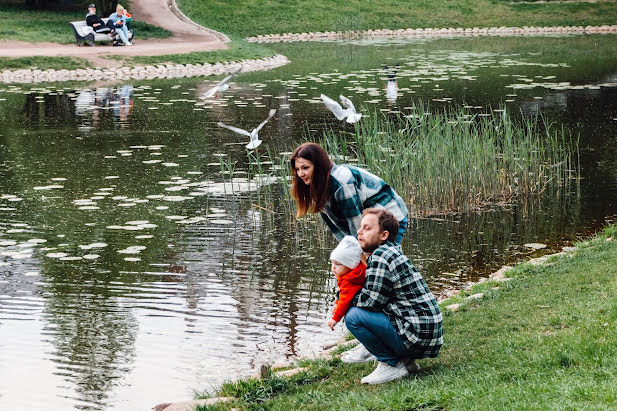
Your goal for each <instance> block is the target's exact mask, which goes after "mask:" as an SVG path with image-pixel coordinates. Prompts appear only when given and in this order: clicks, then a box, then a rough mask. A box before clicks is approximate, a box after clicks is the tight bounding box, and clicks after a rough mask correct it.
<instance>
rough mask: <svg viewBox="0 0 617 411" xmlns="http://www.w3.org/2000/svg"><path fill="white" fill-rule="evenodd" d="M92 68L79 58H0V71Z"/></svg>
mask: <svg viewBox="0 0 617 411" xmlns="http://www.w3.org/2000/svg"><path fill="white" fill-rule="evenodd" d="M89 67H92V65H91V64H90V62H89V61H88V60H86V59H83V58H79V57H39V56H37V57H19V58H9V57H0V70H3V69H8V70H19V69H27V68H30V69H35V68H37V69H41V70H49V69H55V70H60V69H67V70H75V69H83V68H89Z"/></svg>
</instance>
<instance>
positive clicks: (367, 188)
mask: <svg viewBox="0 0 617 411" xmlns="http://www.w3.org/2000/svg"><path fill="white" fill-rule="evenodd" d="M328 191H329V193H328V194H329V200H328V202H327V203H326V206H325V207H324V209H323V210H322V211H321V213H320V214H321V217H322V218H323V219H324V221H325V222H326V224H327V225H328V227H329V228H330V231H332V234H334V236H335V237H336V239H337V240H338V241H341V240H342V239H343V237H345V236H346V235H352V236H354V237H357V236H358V229H359V228H360V222H361V221H362V211H364V209H366V208H372V207H376V208H385V209H386V210H388V211H390V212H391V213H392V214H394V217H396V219H397V220H398V221H399V222H401V221H403V220H404V219H406V218H407V207H406V206H405V202H404V201H403V199H402V198H401V197H400V196H399V195H398V194H396V192H395V191H394V190H393V189H392V187H390V186H389V185H387V184H386V183H385V182H384V181H383V180H382V179H381V178H379V177H377V176H376V175H374V174H371V173H369V172H368V171H366V170H364V169H361V168H358V167H354V166H348V165H336V164H334V166H333V167H332V170H331V171H330V184H329V185H328Z"/></svg>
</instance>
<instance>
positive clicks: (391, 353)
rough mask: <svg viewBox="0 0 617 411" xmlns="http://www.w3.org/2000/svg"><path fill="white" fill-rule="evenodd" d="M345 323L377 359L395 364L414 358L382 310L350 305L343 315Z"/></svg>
mask: <svg viewBox="0 0 617 411" xmlns="http://www.w3.org/2000/svg"><path fill="white" fill-rule="evenodd" d="M345 324H346V325H347V329H348V330H349V331H350V332H351V333H352V334H353V335H354V337H356V338H357V339H358V341H360V342H361V343H362V345H364V347H365V348H366V349H367V350H369V352H370V353H371V354H373V355H374V356H375V357H377V360H378V361H381V362H385V363H388V364H389V365H391V366H395V365H396V364H397V363H398V362H399V361H400V360H402V359H403V358H414V352H413V351H411V350H409V349H408V348H407V347H405V344H403V340H402V339H401V337H400V336H399V335H398V333H397V332H396V329H395V328H394V326H393V325H392V323H391V322H390V320H389V319H388V316H387V315H385V314H384V313H382V312H372V311H367V310H363V309H362V308H358V307H351V308H350V309H349V311H347V314H346V315H345Z"/></svg>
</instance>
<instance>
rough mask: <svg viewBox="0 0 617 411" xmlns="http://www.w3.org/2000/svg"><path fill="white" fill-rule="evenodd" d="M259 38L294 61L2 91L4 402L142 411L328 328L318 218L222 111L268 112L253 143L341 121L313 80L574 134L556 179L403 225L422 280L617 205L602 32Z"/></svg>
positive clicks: (607, 56) (615, 104) (521, 251)
mask: <svg viewBox="0 0 617 411" xmlns="http://www.w3.org/2000/svg"><path fill="white" fill-rule="evenodd" d="M272 47H273V48H275V49H276V50H277V51H279V52H281V53H283V54H286V55H287V56H288V57H289V58H290V60H291V61H292V63H291V64H290V65H288V66H285V67H282V68H279V69H276V70H272V71H268V72H261V73H247V74H242V75H239V76H238V77H236V78H235V79H234V80H233V83H232V85H231V88H230V89H229V91H228V92H226V93H224V95H223V96H218V98H217V99H216V100H213V101H203V100H201V99H200V98H199V96H200V95H201V94H203V92H204V91H206V90H207V89H208V88H209V86H211V85H212V84H213V83H214V82H215V80H213V79H205V80H204V79H200V78H195V79H170V80H164V79H161V80H154V81H147V82H145V81H142V82H129V83H121V84H118V83H94V84H87V85H86V84H83V83H79V84H44V85H31V86H24V85H0V177H1V178H0V406H1V408H3V409H5V408H6V409H32V410H34V409H41V410H42V409H45V410H48V409H97V410H98V409H119V410H128V409H130V410H138V409H144V410H145V409H150V408H151V407H152V406H153V405H155V404H157V403H160V402H169V401H175V400H182V399H188V398H191V397H192V395H193V391H194V390H198V391H199V390H204V389H207V388H209V387H212V386H216V385H218V384H220V383H221V382H223V381H224V380H226V379H231V378H236V377H239V376H246V375H249V374H251V373H253V372H254V370H255V369H256V368H257V367H259V365H260V364H262V363H264V362H272V361H277V360H282V359H285V358H289V357H291V356H296V355H302V356H305V355H312V354H314V353H317V352H319V351H320V346H321V345H322V344H324V343H326V342H331V341H333V340H335V339H337V338H338V337H339V336H340V335H342V334H343V333H344V330H342V329H340V328H339V329H338V330H337V331H336V332H334V333H333V332H331V331H330V330H329V329H328V328H327V327H326V323H327V319H328V318H329V316H328V314H329V310H330V308H331V305H332V303H333V300H334V293H333V291H334V287H335V281H334V279H333V278H332V276H331V274H329V272H328V269H329V265H328V256H329V252H330V250H331V248H332V247H333V245H334V241H333V238H331V236H330V234H329V233H328V232H327V231H326V230H325V229H324V226H323V224H322V223H321V222H320V221H319V219H317V218H310V219H307V220H306V221H305V222H303V223H302V224H300V225H296V224H292V223H290V221H293V219H292V218H290V217H289V215H285V213H289V212H290V211H289V209H288V208H285V207H283V206H282V204H283V201H282V198H283V197H282V193H281V192H280V190H279V188H277V187H279V186H276V185H268V184H269V183H270V181H268V180H259V181H252V182H249V183H247V182H245V181H243V180H241V179H242V178H243V176H245V174H243V172H245V171H246V170H248V168H249V164H248V163H249V160H248V158H247V152H246V150H245V149H244V144H246V143H247V142H248V141H245V138H244V137H242V136H239V135H237V134H234V133H232V132H231V131H229V130H225V129H221V128H219V127H217V126H216V123H217V122H218V121H223V122H225V123H227V124H232V125H236V126H239V127H242V128H248V129H251V128H252V127H254V126H255V125H257V124H258V123H259V122H261V121H262V120H263V119H264V118H266V116H267V113H268V110H269V109H270V108H276V109H277V114H276V116H275V117H274V119H272V120H271V121H270V123H269V124H267V125H266V126H265V127H264V128H263V130H262V131H261V133H260V137H261V138H262V139H263V141H264V142H263V144H262V146H261V147H260V149H261V150H262V152H263V153H265V152H267V151H270V153H273V155H284V154H279V153H285V152H288V151H290V150H292V149H293V148H294V146H295V145H296V144H297V143H298V142H301V141H303V140H304V139H305V138H306V136H307V134H310V135H312V136H319V135H321V133H322V131H323V130H324V129H326V128H328V127H333V128H334V129H335V130H347V131H351V130H352V128H350V126H347V125H346V124H345V123H339V122H337V121H336V120H335V119H334V118H333V117H332V116H331V114H330V113H329V112H327V111H326V109H325V108H324V107H323V105H322V104H321V101H320V100H319V95H320V93H322V92H323V93H325V94H327V95H329V96H331V97H336V96H338V95H339V94H344V95H347V96H348V97H350V98H351V99H352V100H353V101H354V103H355V104H356V106H357V107H359V108H361V109H362V110H363V111H364V112H369V111H371V110H384V111H390V112H392V111H393V112H401V113H403V114H404V113H405V110H406V109H405V108H406V107H408V106H410V105H411V104H412V103H413V102H418V101H422V102H425V103H430V105H431V107H432V108H434V109H437V108H441V107H446V106H449V105H466V106H468V107H469V109H470V110H472V111H473V112H476V113H488V112H489V111H490V110H492V109H497V108H500V107H501V108H503V107H505V108H506V110H509V111H510V113H513V115H515V116H519V115H524V116H531V115H537V114H543V115H545V116H546V117H547V119H549V120H550V121H551V122H552V123H553V124H554V126H555V127H562V126H563V127H565V128H566V129H568V130H570V131H571V132H572V133H574V134H575V135H578V136H580V179H579V180H577V183H576V184H574V187H573V189H572V190H569V191H568V192H567V193H564V192H562V193H561V194H560V195H559V196H558V197H552V196H551V197H549V196H544V197H541V198H537V199H534V200H533V201H528V202H524V203H515V204H511V205H509V206H507V207H501V208H500V207H491V208H488V209H486V210H484V211H482V212H476V213H470V214H465V215H452V216H435V217H425V218H415V219H412V220H411V224H410V228H409V232H408V234H407V236H406V238H405V240H404V243H403V246H404V250H405V251H406V253H407V254H408V255H409V256H410V258H411V259H412V261H413V262H414V263H415V264H416V265H417V266H418V267H419V268H420V269H421V271H422V272H423V274H424V276H425V278H426V279H427V281H428V282H429V284H430V285H431V287H432V289H433V290H434V291H435V292H438V291H439V290H441V289H444V288H446V287H451V286H460V285H462V284H464V283H465V282H467V281H471V280H476V279H477V278H479V277H480V276H483V275H486V274H487V273H489V272H491V270H494V269H496V268H498V267H499V266H501V265H502V264H504V263H508V262H512V261H519V260H522V259H524V258H526V257H528V256H530V255H535V254H534V251H532V250H531V249H529V248H526V247H525V246H524V244H526V243H530V242H539V243H544V244H548V245H549V247H548V248H547V250H551V249H555V248H557V247H559V246H561V245H565V244H568V243H570V242H571V241H572V240H575V239H577V238H580V237H582V236H585V235H587V234H590V233H592V232H594V231H595V230H598V229H599V228H600V227H602V226H603V225H604V224H606V223H607V222H610V221H613V219H614V218H615V215H617V165H616V164H617V163H616V162H615V160H614V159H615V156H616V155H617V51H616V50H615V48H614V39H613V38H612V37H609V36H597V37H595V36H584V37H582V36H580V37H574V36H573V37H555V38H551V37H545V38H524V39H522V38H511V39H509V38H496V39H450V40H445V39H441V40H433V41H430V40H421V41H418V40H416V41H371V42H369V41H345V42H333V43H313V44H282V45H273V46H272ZM384 65H385V66H384ZM388 75H390V76H388ZM519 113H520V114H519ZM222 164H233V171H234V175H233V176H229V175H224V173H223V174H222V171H223V172H224V171H225V170H229V168H227V167H226V166H224V165H222ZM265 171H266V172H269V171H270V170H268V169H267V166H266V170H265ZM231 177H233V178H234V179H235V181H236V184H235V185H234V186H231V185H230V184H229V180H230V178H231ZM264 185H267V188H265V189H266V190H270V195H267V196H266V195H263V190H264V188H263V186H264ZM260 187H262V189H261V191H260ZM395 188H396V187H395ZM544 252H545V251H544ZM535 253H537V252H535ZM446 333H447V330H446ZM446 341H447V335H446Z"/></svg>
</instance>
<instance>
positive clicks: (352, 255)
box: [330, 235, 362, 269]
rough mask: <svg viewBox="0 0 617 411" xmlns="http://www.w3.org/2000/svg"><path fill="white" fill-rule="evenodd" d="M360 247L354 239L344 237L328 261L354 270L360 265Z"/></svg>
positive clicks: (348, 236)
mask: <svg viewBox="0 0 617 411" xmlns="http://www.w3.org/2000/svg"><path fill="white" fill-rule="evenodd" d="M361 256H362V247H360V243H359V242H358V240H357V239H356V237H353V236H350V235H346V236H345V237H343V239H342V240H341V242H340V243H338V245H337V246H336V248H335V249H334V250H332V253H330V260H334V261H336V262H337V263H341V264H343V265H344V266H345V267H349V268H351V269H354V268H356V267H357V266H358V264H360V257H361Z"/></svg>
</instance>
